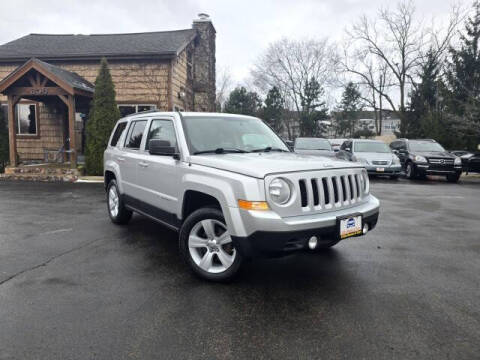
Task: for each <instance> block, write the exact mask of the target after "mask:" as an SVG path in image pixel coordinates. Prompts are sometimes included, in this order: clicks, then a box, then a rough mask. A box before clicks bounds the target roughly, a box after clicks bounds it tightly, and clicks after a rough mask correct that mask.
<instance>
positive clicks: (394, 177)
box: [390, 175, 398, 180]
mask: <svg viewBox="0 0 480 360" xmlns="http://www.w3.org/2000/svg"><path fill="white" fill-rule="evenodd" d="M390 179H392V180H398V175H390Z"/></svg>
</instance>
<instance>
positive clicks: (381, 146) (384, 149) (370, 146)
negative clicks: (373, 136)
mask: <svg viewBox="0 0 480 360" xmlns="http://www.w3.org/2000/svg"><path fill="white" fill-rule="evenodd" d="M354 150H355V152H373V153H389V152H391V151H390V148H389V147H388V146H387V144H385V143H383V142H376V141H355V144H354Z"/></svg>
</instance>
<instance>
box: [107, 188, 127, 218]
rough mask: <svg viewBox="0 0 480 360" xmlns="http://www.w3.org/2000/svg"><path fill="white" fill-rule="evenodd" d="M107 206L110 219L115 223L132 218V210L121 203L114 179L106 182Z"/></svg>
mask: <svg viewBox="0 0 480 360" xmlns="http://www.w3.org/2000/svg"><path fill="white" fill-rule="evenodd" d="M107 208H108V215H109V216H110V220H112V222H113V223H115V224H127V223H128V222H129V221H130V219H131V218H132V212H131V211H130V210H128V209H126V208H125V205H124V204H123V201H122V198H121V196H120V191H119V190H118V185H117V181H116V180H111V181H110V182H109V183H108V188H107Z"/></svg>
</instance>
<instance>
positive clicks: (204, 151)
mask: <svg viewBox="0 0 480 360" xmlns="http://www.w3.org/2000/svg"><path fill="white" fill-rule="evenodd" d="M247 152H248V151H245V150H242V149H236V148H231V149H228V148H227V149H225V148H216V149H214V150H213V149H212V150H203V151H196V152H194V153H193V155H200V154H227V153H238V154H244V153H247Z"/></svg>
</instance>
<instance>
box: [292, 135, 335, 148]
mask: <svg viewBox="0 0 480 360" xmlns="http://www.w3.org/2000/svg"><path fill="white" fill-rule="evenodd" d="M295 149H297V150H332V146H331V145H330V142H329V141H328V140H326V139H307V138H297V139H296V140H295Z"/></svg>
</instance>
